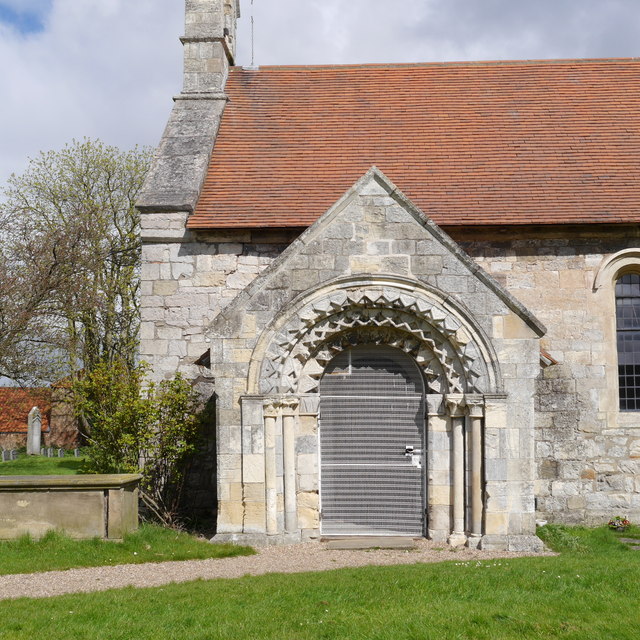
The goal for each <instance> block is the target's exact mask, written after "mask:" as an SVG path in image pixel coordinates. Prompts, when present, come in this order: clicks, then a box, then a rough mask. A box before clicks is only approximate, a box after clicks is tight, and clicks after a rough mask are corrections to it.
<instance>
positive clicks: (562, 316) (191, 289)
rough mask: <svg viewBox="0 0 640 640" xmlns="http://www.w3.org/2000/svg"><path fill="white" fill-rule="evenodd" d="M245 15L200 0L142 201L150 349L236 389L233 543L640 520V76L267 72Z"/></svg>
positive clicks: (225, 416)
mask: <svg viewBox="0 0 640 640" xmlns="http://www.w3.org/2000/svg"><path fill="white" fill-rule="evenodd" d="M238 16H239V4H238V2H236V1H235V0H187V1H186V35H185V37H184V38H183V39H182V41H183V43H184V50H185V71H184V88H183V91H182V93H181V94H180V95H178V96H176V98H175V106H174V108H173V111H172V114H171V116H170V119H169V123H168V125H167V128H166V130H165V133H164V136H163V138H162V141H161V143H160V146H159V149H158V152H157V155H156V159H155V162H154V165H153V167H152V170H151V172H150V174H149V176H148V178H147V181H146V184H145V187H144V189H143V193H142V194H141V197H140V200H139V202H138V208H139V210H140V211H141V213H142V239H143V243H144V246H143V266H142V300H141V306H142V329H141V356H142V358H143V359H144V360H146V361H148V362H150V363H151V365H152V367H153V371H154V374H155V375H156V376H157V377H158V378H163V377H165V376H166V377H169V376H172V375H174V374H175V373H176V372H177V371H181V372H183V373H184V374H185V375H187V376H190V377H192V378H193V379H194V380H198V381H199V384H200V386H201V387H203V386H204V387H206V386H207V385H208V388H209V392H208V393H209V394H213V396H214V398H215V405H216V425H215V430H216V439H217V460H216V467H217V471H216V483H217V494H216V495H215V496H214V495H212V496H211V506H212V508H213V507H214V505H215V509H216V512H217V526H218V534H217V538H218V539H232V540H247V541H251V542H256V541H258V542H281V541H286V540H299V539H309V538H317V537H319V536H336V535H372V534H374V535H384V534H390V535H412V536H415V535H418V536H427V537H429V538H432V539H435V540H442V541H448V542H450V543H451V544H453V545H459V544H468V545H470V546H478V547H481V548H486V549H532V548H537V546H538V544H539V542H538V541H537V538H536V537H535V535H534V534H535V522H536V519H545V520H552V521H558V522H567V523H587V524H597V523H601V522H604V521H606V520H608V519H609V518H610V517H611V516H613V515H616V514H618V513H622V514H624V515H628V516H630V517H631V518H632V519H636V520H637V519H640V413H639V411H640V321H639V320H638V319H639V318H640V238H639V236H640V234H639V230H638V221H639V220H640V190H639V185H640V60H638V59H622V60H559V61H554V60H552V61H520V62H518V61H515V62H498V63H495V62H494V63H483V62H478V63H454V64H444V63H443V64H413V65H345V66H292V67H262V68H240V67H237V66H234V49H235V26H236V20H237V18H238ZM203 380H205V381H207V384H204V385H203Z"/></svg>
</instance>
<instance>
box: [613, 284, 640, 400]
mask: <svg viewBox="0 0 640 640" xmlns="http://www.w3.org/2000/svg"><path fill="white" fill-rule="evenodd" d="M616 334H617V341H618V386H619V392H620V411H640V273H625V274H624V275H622V276H620V277H619V278H618V280H617V281H616Z"/></svg>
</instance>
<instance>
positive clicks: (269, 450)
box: [263, 400, 278, 535]
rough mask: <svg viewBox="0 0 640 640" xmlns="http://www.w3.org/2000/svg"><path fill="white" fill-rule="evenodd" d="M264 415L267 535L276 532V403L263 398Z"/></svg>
mask: <svg viewBox="0 0 640 640" xmlns="http://www.w3.org/2000/svg"><path fill="white" fill-rule="evenodd" d="M263 416H264V486H265V499H266V521H267V522H266V531H267V535H275V534H277V533H278V489H277V478H276V420H277V419H278V404H277V403H276V402H275V401H274V400H265V402H264V408H263Z"/></svg>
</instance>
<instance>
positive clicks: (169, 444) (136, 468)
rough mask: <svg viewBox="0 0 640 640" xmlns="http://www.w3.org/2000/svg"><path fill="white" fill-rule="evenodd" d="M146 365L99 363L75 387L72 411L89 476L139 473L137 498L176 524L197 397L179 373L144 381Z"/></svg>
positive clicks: (195, 420)
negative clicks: (75, 414)
mask: <svg viewBox="0 0 640 640" xmlns="http://www.w3.org/2000/svg"><path fill="white" fill-rule="evenodd" d="M147 369H148V368H147V366H146V365H144V364H140V365H138V366H136V367H133V368H131V367H129V366H127V364H126V363H124V362H123V361H115V362H111V363H109V362H101V363H99V364H98V365H97V366H96V367H95V368H94V369H93V370H92V371H90V372H86V373H85V375H84V376H83V377H82V378H81V379H80V380H79V381H78V382H77V383H75V385H74V391H75V403H76V411H77V412H78V416H79V419H80V422H81V424H82V425H83V430H84V434H83V435H84V436H85V438H86V439H87V442H88V443H89V445H90V446H89V447H88V448H87V451H86V453H87V467H88V470H89V471H91V472H94V473H142V475H143V480H142V482H141V487H140V495H141V498H142V501H143V502H144V504H145V505H146V506H147V507H148V509H149V510H150V511H151V512H152V513H153V515H154V516H155V517H156V518H157V519H158V520H159V521H160V522H162V523H163V524H166V525H175V524H176V521H177V514H178V507H179V502H180V498H181V494H182V487H183V482H184V474H185V466H186V463H187V461H188V457H189V454H191V453H192V452H193V451H194V450H195V448H196V442H197V437H198V435H197V434H198V398H197V393H196V392H195V391H194V390H193V388H192V387H191V385H190V384H189V383H188V382H187V381H186V380H184V378H182V377H181V376H180V375H176V377H175V378H174V379H173V380H165V381H163V382H160V383H159V384H155V383H152V382H146V380H145V376H146V373H147Z"/></svg>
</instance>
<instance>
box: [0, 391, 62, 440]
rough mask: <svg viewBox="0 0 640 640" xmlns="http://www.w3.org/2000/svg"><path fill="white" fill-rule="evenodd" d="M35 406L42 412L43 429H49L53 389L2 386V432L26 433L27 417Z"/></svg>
mask: <svg viewBox="0 0 640 640" xmlns="http://www.w3.org/2000/svg"><path fill="white" fill-rule="evenodd" d="M33 407H38V408H39V409H40V411H41V412H42V430H43V431H48V430H49V413H50V412H51V391H50V390H49V389H20V388H16V387H0V433H26V432H27V417H28V416H29V411H31V409H32V408H33Z"/></svg>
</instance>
